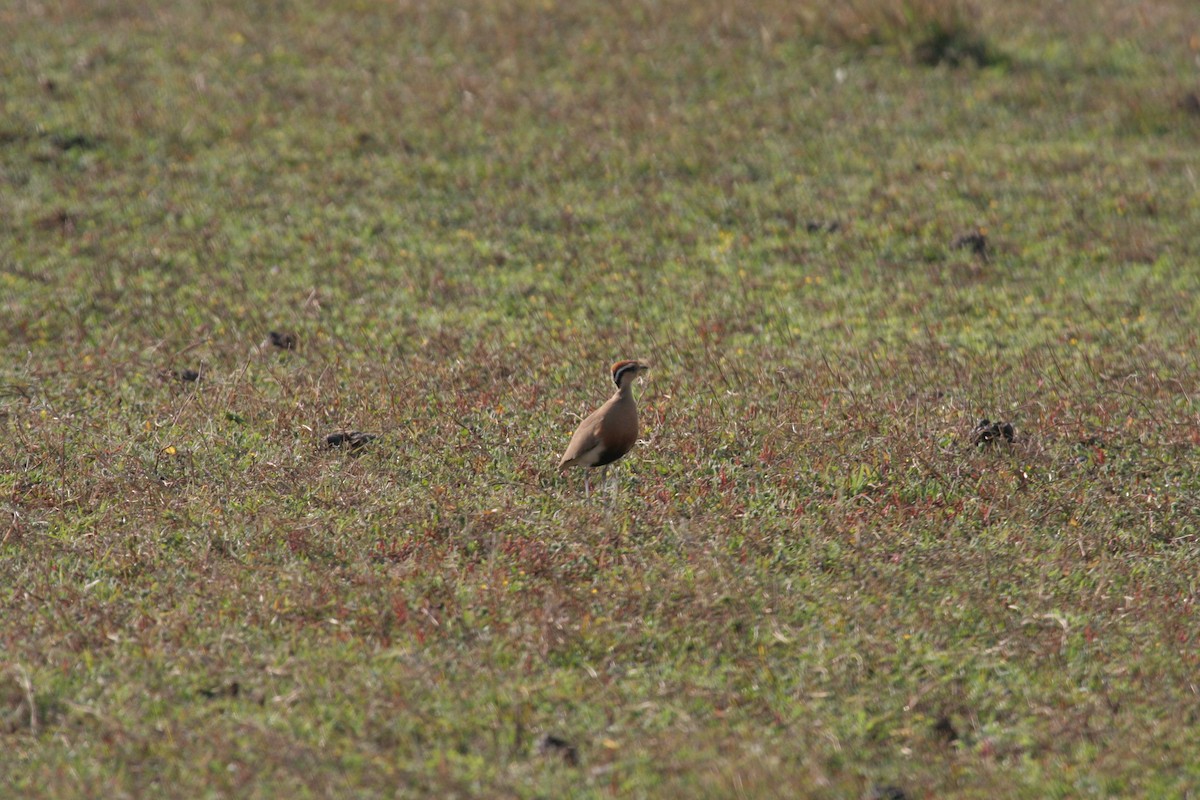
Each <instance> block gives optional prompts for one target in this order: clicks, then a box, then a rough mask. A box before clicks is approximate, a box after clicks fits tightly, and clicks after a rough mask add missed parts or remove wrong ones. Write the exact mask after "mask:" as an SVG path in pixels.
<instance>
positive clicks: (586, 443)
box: [558, 409, 604, 468]
mask: <svg viewBox="0 0 1200 800" xmlns="http://www.w3.org/2000/svg"><path fill="white" fill-rule="evenodd" d="M602 410H603V409H597V410H596V411H594V412H593V413H592V414H591V416H589V417H588V418H587V419H585V420H584V421H583V422H581V423H579V427H578V428H576V429H575V433H574V434H573V435H572V436H571V442H570V444H568V445H567V449H566V451H565V452H564V453H563V455H562V458H561V459H560V460H559V462H558V466H559V467H560V468H561V467H566V466H569V465H571V464H572V463H573V462H574V461H575V459H577V458H579V457H580V456H582V455H584V454H586V453H589V452H591V451H592V450H594V449H596V448H597V447H600V445H601V440H600V429H601V427H602V425H603V422H604V419H603V414H601V413H600V412H601V411H602Z"/></svg>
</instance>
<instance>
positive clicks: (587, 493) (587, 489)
mask: <svg viewBox="0 0 1200 800" xmlns="http://www.w3.org/2000/svg"><path fill="white" fill-rule="evenodd" d="M591 495H592V487H591V484H590V483H589V481H588V468H587V467H584V468H583V496H584V497H591Z"/></svg>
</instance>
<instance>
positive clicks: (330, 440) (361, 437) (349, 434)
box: [325, 431, 375, 453]
mask: <svg viewBox="0 0 1200 800" xmlns="http://www.w3.org/2000/svg"><path fill="white" fill-rule="evenodd" d="M374 439H375V434H373V433H363V432H362V431H338V432H337V433H331V434H329V435H328V436H326V437H325V446H326V447H331V448H332V447H345V448H348V449H349V450H350V452H352V453H353V452H355V451H357V450H360V449H362V448H363V447H364V446H365V445H366V444H367V443H368V442H371V441H374Z"/></svg>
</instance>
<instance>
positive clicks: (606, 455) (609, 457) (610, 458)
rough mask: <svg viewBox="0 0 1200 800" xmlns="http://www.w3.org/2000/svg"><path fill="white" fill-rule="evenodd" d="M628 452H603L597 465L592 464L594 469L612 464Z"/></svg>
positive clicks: (597, 460)
mask: <svg viewBox="0 0 1200 800" xmlns="http://www.w3.org/2000/svg"><path fill="white" fill-rule="evenodd" d="M627 452H628V451H627V450H601V451H600V457H599V458H597V459H596V463H595V464H592V467H593V468H595V467H603V466H604V465H605V464H611V463H612V462H614V461H616V460H617V459H618V458H620V457H621V456H623V455H625V453H627Z"/></svg>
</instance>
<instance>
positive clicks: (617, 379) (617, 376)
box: [613, 364, 638, 386]
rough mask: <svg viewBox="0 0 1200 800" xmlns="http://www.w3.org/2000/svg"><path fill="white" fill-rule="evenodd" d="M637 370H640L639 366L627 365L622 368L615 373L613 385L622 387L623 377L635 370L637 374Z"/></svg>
mask: <svg viewBox="0 0 1200 800" xmlns="http://www.w3.org/2000/svg"><path fill="white" fill-rule="evenodd" d="M637 368H638V365H637V364H626V365H625V366H623V367H621V368H620V369H619V370H617V371H616V372H614V373H613V383H615V384H616V385H617V386H620V385H621V376H622V375H624V374H625V373H626V372H628V371H629V370H634V371H635V372H636V371H637Z"/></svg>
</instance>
